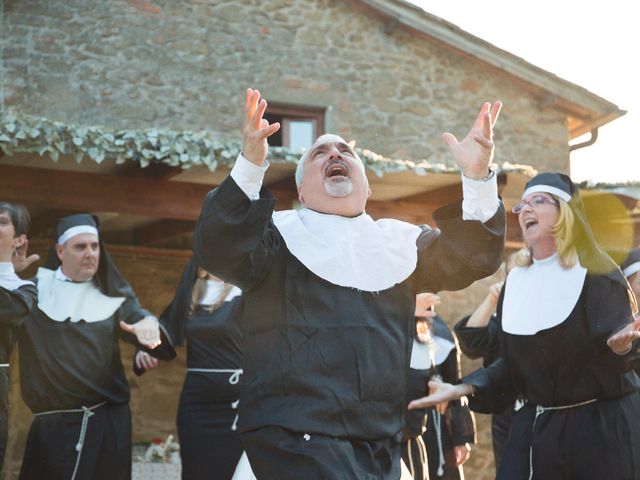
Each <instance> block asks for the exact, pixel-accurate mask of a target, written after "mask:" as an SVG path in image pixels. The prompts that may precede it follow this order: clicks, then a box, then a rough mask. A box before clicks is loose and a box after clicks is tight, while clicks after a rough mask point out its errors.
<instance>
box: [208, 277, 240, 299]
mask: <svg viewBox="0 0 640 480" xmlns="http://www.w3.org/2000/svg"><path fill="white" fill-rule="evenodd" d="M225 285H226V283H224V282H223V281H222V280H207V289H206V290H205V292H204V295H203V296H202V300H200V302H199V303H200V305H213V304H214V303H216V302H217V301H218V300H219V298H220V295H222V293H223V292H224V287H225ZM239 295H242V290H240V289H239V288H238V287H236V286H235V285H234V286H233V288H232V289H231V290H230V291H229V293H228V294H227V296H226V297H224V298H223V299H222V301H223V302H229V301H231V300H233V299H234V298H235V297H237V296H239Z"/></svg>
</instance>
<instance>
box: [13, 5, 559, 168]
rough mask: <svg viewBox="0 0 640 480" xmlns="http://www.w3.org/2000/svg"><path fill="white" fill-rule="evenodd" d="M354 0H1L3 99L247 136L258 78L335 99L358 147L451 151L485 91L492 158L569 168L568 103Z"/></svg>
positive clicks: (267, 86)
mask: <svg viewBox="0 0 640 480" xmlns="http://www.w3.org/2000/svg"><path fill="white" fill-rule="evenodd" d="M354 3H357V2H346V1H342V0H252V1H248V0H246V1H245V0H243V1H239V0H238V1H216V0H191V1H174V0H155V1H154V2H149V1H142V0H128V1H125V0H112V1H108V2H105V1H102V0H65V1H62V0H5V1H4V19H3V25H2V28H3V35H2V54H3V66H4V77H3V89H2V97H3V101H4V105H5V107H7V108H12V109H17V110H21V111H23V112H25V113H30V114H34V115H41V116H45V117H48V118H51V119H53V120H61V121H65V122H70V123H79V124H87V125H95V124H100V125H106V126H110V127H113V128H146V127H152V126H156V127H167V128H172V129H176V130H181V129H196V130H201V129H210V130H215V131H219V132H220V133H222V134H223V135H227V136H231V137H233V138H237V137H238V133H237V132H238V125H239V123H240V116H239V111H240V109H241V105H242V101H243V94H244V89H245V88H246V87H248V86H253V87H256V88H259V89H260V90H261V91H262V92H263V94H264V95H265V96H266V98H267V99H268V100H270V101H272V102H276V103H286V104H299V105H308V106H318V107H323V108H325V109H326V129H327V130H329V131H334V132H337V133H340V134H341V135H343V136H345V137H346V138H348V139H355V140H357V141H358V144H359V145H360V146H362V147H365V148H369V149H371V150H373V151H376V152H378V153H381V154H383V155H387V156H391V157H396V158H406V159H409V160H418V159H423V158H424V159H427V160H429V161H432V162H451V160H450V159H449V157H448V154H447V153H446V149H445V147H444V145H443V143H442V141H441V140H440V138H439V137H440V136H439V134H440V132H442V131H443V130H445V129H446V130H450V131H451V132H453V133H454V134H456V135H459V136H461V135H464V134H466V132H467V131H468V129H469V127H470V125H471V123H472V122H473V120H474V118H475V114H476V112H477V110H478V108H479V106H480V105H481V103H482V101H484V100H490V101H493V100H495V99H498V98H500V99H501V100H503V101H504V103H505V108H504V111H503V114H502V118H501V119H500V123H499V125H498V128H497V133H496V140H497V142H498V145H499V147H498V149H497V156H496V160H497V161H499V162H502V161H510V162H516V163H525V164H530V165H534V166H535V167H536V168H539V169H556V170H563V171H568V168H569V161H568V160H569V156H568V151H567V130H566V126H565V116H564V115H563V114H562V113H561V112H559V111H557V110H553V109H548V108H547V109H545V108H543V107H541V106H540V104H539V103H538V101H537V100H536V99H535V98H534V97H533V96H532V95H531V94H530V93H527V91H526V90H525V89H523V88H522V87H521V86H520V85H519V84H516V83H515V82H514V81H513V80H512V79H510V78H508V77H506V76H504V75H501V74H498V73H497V72H496V71H495V70H493V69H490V68H487V67H485V66H482V65H480V64H478V63H475V62H472V61H471V60H469V59H468V58H466V57H463V56H461V55H460V54H458V53H455V52H453V51H451V50H448V49H445V48H442V47H441V46H439V45H437V44H435V43H430V42H429V41H427V40H425V39H424V38H419V37H418V36H417V35H415V34H412V33H411V32H409V31H407V30H405V29H402V28H387V27H388V26H386V25H385V23H384V22H383V21H381V20H379V19H377V18H374V17H372V16H370V15H369V14H367V13H364V12H363V11H361V10H359V9H356V8H355V7H354ZM386 32H388V33H386ZM43 161H44V160H43Z"/></svg>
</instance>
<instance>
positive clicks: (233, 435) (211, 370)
mask: <svg viewBox="0 0 640 480" xmlns="http://www.w3.org/2000/svg"><path fill="white" fill-rule="evenodd" d="M197 275H198V266H197V264H196V263H195V262H194V261H193V259H192V260H190V261H189V262H188V263H187V265H186V267H185V270H184V272H183V274H182V277H181V279H180V284H179V286H178V289H177V291H176V294H175V296H174V298H173V300H172V301H171V303H170V304H169V306H168V307H167V308H166V310H165V311H164V312H163V313H162V315H161V316H160V323H161V324H163V325H164V326H165V328H166V329H167V331H168V332H169V335H170V336H171V338H172V340H173V342H174V344H175V345H184V343H185V341H186V344H187V375H186V377H185V380H184V385H183V387H182V392H181V394H180V403H179V405H178V419H177V425H178V436H179V440H180V457H181V459H182V478H183V479H185V480H230V479H231V477H232V476H233V473H234V470H235V469H236V466H237V464H238V461H239V460H240V456H241V455H242V451H243V449H242V444H241V443H240V434H239V432H238V431H237V420H238V399H239V395H240V386H241V378H242V332H241V325H240V321H241V317H242V309H243V301H242V292H241V291H240V289H239V288H238V287H235V286H233V285H230V284H227V283H224V282H223V281H221V280H207V281H206V283H207V285H206V290H205V291H204V294H203V296H202V298H200V299H199V301H198V304H197V305H195V307H194V308H193V309H192V308H191V303H192V293H193V289H194V286H195V284H196V280H197ZM134 370H135V371H136V373H137V374H142V373H143V370H139V369H136V368H134ZM242 480H246V478H243V479H242Z"/></svg>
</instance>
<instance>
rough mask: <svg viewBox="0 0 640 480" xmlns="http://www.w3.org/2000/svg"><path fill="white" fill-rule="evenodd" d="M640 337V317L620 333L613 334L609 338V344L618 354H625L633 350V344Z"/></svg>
mask: <svg viewBox="0 0 640 480" xmlns="http://www.w3.org/2000/svg"><path fill="white" fill-rule="evenodd" d="M638 338H640V317H638V318H636V319H635V320H634V321H633V322H631V323H630V324H629V325H627V326H626V327H624V328H623V329H622V330H620V331H619V332H618V333H615V334H613V335H611V336H610V337H609V338H608V339H607V345H608V346H609V348H610V349H611V350H612V351H613V353H616V354H618V355H624V354H626V353H629V350H631V344H632V343H633V342H634V341H635V340H637V339H638Z"/></svg>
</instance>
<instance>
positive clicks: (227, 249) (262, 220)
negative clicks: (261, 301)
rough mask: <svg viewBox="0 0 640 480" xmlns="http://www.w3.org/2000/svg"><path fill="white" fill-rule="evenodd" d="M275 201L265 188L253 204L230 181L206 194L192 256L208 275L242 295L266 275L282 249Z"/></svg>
mask: <svg viewBox="0 0 640 480" xmlns="http://www.w3.org/2000/svg"><path fill="white" fill-rule="evenodd" d="M274 207H275V198H274V197H273V195H272V194H271V193H270V192H268V191H267V190H266V189H265V188H262V190H261V192H260V198H259V199H258V200H254V201H251V200H249V198H248V197H247V196H246V195H245V193H244V192H243V191H242V190H241V189H240V187H238V185H237V184H236V183H235V181H234V180H233V178H231V177H227V178H226V179H225V180H224V181H223V182H222V183H221V184H220V186H218V187H217V188H216V189H214V190H212V191H211V192H209V193H208V194H207V198H206V199H205V202H204V206H203V207H202V212H201V213H200V218H199V220H198V223H197V224H196V229H195V232H194V235H193V256H194V258H195V260H196V262H197V263H198V265H201V266H202V267H203V268H204V269H205V270H207V271H208V272H210V273H212V274H214V275H216V276H217V277H219V278H221V279H222V280H224V281H225V282H228V283H232V284H233V285H237V286H238V287H239V288H240V289H242V290H243V291H248V290H251V288H252V287H254V286H255V285H257V284H258V283H259V282H260V281H261V280H262V279H263V278H264V276H265V275H266V273H267V271H268V268H269V266H270V264H271V261H272V259H273V255H274V253H275V252H276V251H277V249H278V248H279V245H280V235H279V233H278V232H277V230H276V228H275V226H274V225H273V222H272V221H271V215H272V213H273V209H274Z"/></svg>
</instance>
